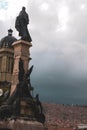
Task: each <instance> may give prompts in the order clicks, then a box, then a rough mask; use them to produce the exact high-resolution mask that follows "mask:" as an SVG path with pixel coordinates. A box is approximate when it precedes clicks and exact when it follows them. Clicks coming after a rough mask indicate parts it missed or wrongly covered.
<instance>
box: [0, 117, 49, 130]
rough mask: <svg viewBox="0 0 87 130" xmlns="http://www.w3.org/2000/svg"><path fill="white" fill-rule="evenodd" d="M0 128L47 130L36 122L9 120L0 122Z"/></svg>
mask: <svg viewBox="0 0 87 130" xmlns="http://www.w3.org/2000/svg"><path fill="white" fill-rule="evenodd" d="M0 128H5V129H11V130H47V128H46V127H45V125H43V124H42V123H39V122H37V121H24V120H18V119H17V120H16V121H14V120H11V121H2V122H0Z"/></svg>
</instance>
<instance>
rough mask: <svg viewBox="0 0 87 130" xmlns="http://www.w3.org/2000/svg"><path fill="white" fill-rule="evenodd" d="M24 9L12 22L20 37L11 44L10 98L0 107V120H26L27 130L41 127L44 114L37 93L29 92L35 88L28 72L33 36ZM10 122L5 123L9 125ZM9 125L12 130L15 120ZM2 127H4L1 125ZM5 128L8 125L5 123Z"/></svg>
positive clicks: (24, 122) (29, 71) (29, 70)
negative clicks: (12, 63) (12, 54)
mask: <svg viewBox="0 0 87 130" xmlns="http://www.w3.org/2000/svg"><path fill="white" fill-rule="evenodd" d="M25 9H26V8H25V7H22V11H21V12H20V13H19V16H17V18H16V22H15V28H16V29H17V31H18V32H19V36H21V39H20V40H15V41H14V42H13V43H12V45H11V47H12V48H13V50H14V67H13V73H12V82H11V89H10V95H9V97H7V98H6V100H5V102H3V103H2V105H1V106H0V120H3V122H4V121H5V120H7V121H8V120H9V121H10V120H16V121H15V124H16V123H17V122H18V121H19V124H20V123H21V120H22V121H23V123H22V124H21V125H23V124H26V121H25V120H27V121H28V122H27V123H28V124H30V125H29V127H28V129H29V130H30V129H31V130H32V129H33V126H34V129H38V130H39V129H40V130H44V129H45V127H44V126H43V123H44V122H45V116H44V113H43V107H42V103H41V102H40V100H39V95H38V94H37V95H36V97H33V95H32V91H33V90H34V88H33V87H32V85H31V82H30V75H31V72H32V70H33V65H32V66H31V67H30V66H29V62H30V60H31V57H30V51H29V49H30V47H31V46H32V43H31V41H32V39H31V36H30V34H29V31H28V27H27V25H28V24H29V17H28V14H27V13H26V11H25ZM28 68H29V69H28ZM9 121H8V126H10V125H9ZM35 123H36V125H35ZM12 126H13V128H12V129H13V130H14V127H15V125H14V123H13V125H12ZM2 127H4V126H3V125H2ZM6 128H11V127H7V126H6ZM19 129H20V128H19ZM19 129H18V130H19ZM22 129H25V128H22Z"/></svg>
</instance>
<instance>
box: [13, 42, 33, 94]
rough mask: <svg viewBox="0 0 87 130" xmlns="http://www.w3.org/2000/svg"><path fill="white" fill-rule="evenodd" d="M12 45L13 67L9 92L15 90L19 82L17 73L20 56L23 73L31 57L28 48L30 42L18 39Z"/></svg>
mask: <svg viewBox="0 0 87 130" xmlns="http://www.w3.org/2000/svg"><path fill="white" fill-rule="evenodd" d="M12 46H13V48H14V68H13V77H12V86H11V94H12V93H13V91H14V90H15V87H16V85H17V84H18V83H19V81H18V73H19V60H20V58H21V59H22V60H23V63H24V70H25V73H26V72H27V70H28V65H29V61H30V59H31V58H30V51H29V48H30V47H31V46H32V44H31V43H29V42H27V41H24V40H19V41H16V42H14V43H13V44H12Z"/></svg>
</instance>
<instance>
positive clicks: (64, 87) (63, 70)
mask: <svg viewBox="0 0 87 130" xmlns="http://www.w3.org/2000/svg"><path fill="white" fill-rule="evenodd" d="M46 2H47V3H48V5H49V8H48V10H47V11H46V12H45V11H44V12H42V11H41V10H40V6H41V5H43V4H44V2H43V1H38V2H34V3H33V2H31V7H30V10H31V12H30V13H31V24H32V25H31V26H32V29H31V33H32V37H33V48H32V49H31V55H32V58H33V59H32V61H31V63H33V64H34V65H35V67H34V71H33V74H32V83H33V84H34V86H35V91H36V92H38V91H39V93H40V96H41V98H42V99H43V100H45V101H46V100H47V101H54V102H61V103H63V102H64V103H83V104H84V103H86V102H85V101H86V99H87V95H86V91H87V80H86V79H87V67H86V66H87V49H86V48H87V40H86V39H87V38H86V37H87V36H86V35H87V1H86V0H84V1H81V0H80V1H78V0H77V1H76V0H68V1H66V0H65V1H63V0H62V1H55V0H51V1H46ZM60 5H61V6H62V5H66V6H67V7H68V10H69V12H68V13H69V21H68V22H67V27H68V29H67V30H64V31H57V27H58V24H59V19H58V12H57V11H58V7H60ZM82 5H83V6H82ZM84 6H85V7H84Z"/></svg>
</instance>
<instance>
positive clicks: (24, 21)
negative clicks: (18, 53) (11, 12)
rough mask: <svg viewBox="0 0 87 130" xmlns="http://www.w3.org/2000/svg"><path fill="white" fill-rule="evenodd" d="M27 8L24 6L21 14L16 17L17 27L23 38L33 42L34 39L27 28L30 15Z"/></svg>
mask: <svg viewBox="0 0 87 130" xmlns="http://www.w3.org/2000/svg"><path fill="white" fill-rule="evenodd" d="M25 10H26V8H25V7H22V11H20V13H19V15H18V16H17V18H16V21H15V28H16V29H17V31H18V32H19V36H21V39H22V40H26V41H28V42H31V41H32V39H31V36H30V34H29V31H28V28H27V25H28V24H29V17H28V14H27V13H26V11H25Z"/></svg>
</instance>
